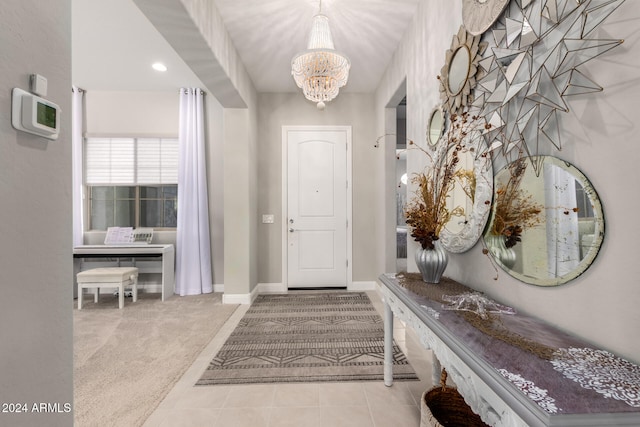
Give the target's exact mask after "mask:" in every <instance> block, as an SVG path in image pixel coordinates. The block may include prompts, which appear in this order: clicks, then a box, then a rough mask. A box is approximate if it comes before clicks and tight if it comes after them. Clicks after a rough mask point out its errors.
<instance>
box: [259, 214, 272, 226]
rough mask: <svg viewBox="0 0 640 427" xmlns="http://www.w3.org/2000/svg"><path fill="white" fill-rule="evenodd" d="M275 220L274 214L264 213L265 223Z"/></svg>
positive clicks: (263, 219) (263, 221)
mask: <svg viewBox="0 0 640 427" xmlns="http://www.w3.org/2000/svg"><path fill="white" fill-rule="evenodd" d="M273 221H274V217H273V214H267V215H262V223H263V224H273Z"/></svg>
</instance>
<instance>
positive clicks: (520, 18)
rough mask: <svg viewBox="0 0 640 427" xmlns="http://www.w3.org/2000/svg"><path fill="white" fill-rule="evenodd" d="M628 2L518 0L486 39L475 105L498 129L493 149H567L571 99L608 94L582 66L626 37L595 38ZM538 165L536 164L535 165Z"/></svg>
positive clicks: (491, 134)
mask: <svg viewBox="0 0 640 427" xmlns="http://www.w3.org/2000/svg"><path fill="white" fill-rule="evenodd" d="M623 2H624V0H513V1H512V2H511V3H510V4H509V6H508V7H507V8H506V9H505V12H504V14H503V15H502V17H501V18H500V19H499V20H498V21H497V22H496V23H495V24H494V26H493V27H492V29H491V30H489V31H488V32H486V33H485V34H484V36H483V41H484V42H487V43H488V44H489V48H488V49H487V50H486V54H485V56H484V57H483V58H482V59H481V60H479V61H478V66H479V68H480V70H479V74H481V75H482V77H481V78H479V80H478V82H477V86H476V89H475V101H474V102H473V104H472V105H473V106H474V107H475V108H478V109H479V111H480V115H481V116H483V117H484V118H485V120H486V122H487V123H489V124H491V126H490V127H489V128H488V129H487V130H486V132H485V135H486V137H487V142H488V145H489V147H490V150H500V152H501V154H502V155H504V156H505V158H507V159H509V158H510V157H513V156H511V155H510V153H511V152H512V150H514V149H516V150H515V151H514V153H515V152H521V153H524V154H526V155H530V156H534V155H538V154H539V147H540V144H545V143H546V144H551V145H552V146H553V147H555V148H556V149H557V150H561V148H562V142H561V140H560V129H559V118H560V117H559V115H558V112H568V111H569V107H568V105H567V103H566V98H567V97H570V96H575V95H583V94H587V93H593V92H599V91H602V87H601V86H600V85H598V84H597V83H595V82H594V81H592V80H591V79H590V78H588V77H587V76H586V75H585V74H584V73H583V72H581V71H580V70H579V67H581V66H583V65H584V64H585V63H586V62H588V61H589V60H591V59H593V58H595V57H597V56H599V55H602V54H603V53H605V52H607V51H609V50H611V49H613V48H615V47H616V46H618V45H620V44H621V43H622V42H623V40H606V39H595V38H589V36H590V35H591V34H592V33H593V30H595V29H596V27H597V26H598V25H599V24H600V23H601V22H602V21H604V20H605V19H606V18H607V17H608V16H609V15H610V14H611V13H612V12H613V11H614V10H615V9H617V8H618V7H619V6H620V5H621V4H622V3H623ZM534 166H535V165H534Z"/></svg>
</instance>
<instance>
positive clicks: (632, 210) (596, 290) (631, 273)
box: [376, 0, 640, 362]
mask: <svg viewBox="0 0 640 427" xmlns="http://www.w3.org/2000/svg"><path fill="white" fill-rule="evenodd" d="M460 24H461V11H460V2H453V3H452V2H450V1H449V0H429V1H422V2H421V3H420V6H419V9H418V11H417V13H416V18H415V21H414V23H413V24H412V25H411V27H410V28H409V29H408V30H407V33H406V34H405V37H404V39H403V42H402V45H401V46H400V48H399V49H398V51H397V52H396V54H395V57H394V59H393V61H392V64H391V65H390V67H389V68H388V70H387V72H386V74H385V76H384V78H383V81H382V83H381V85H380V86H379V88H378V91H377V93H376V116H377V118H378V123H383V121H382V120H383V118H384V107H385V105H386V104H387V102H388V100H389V99H390V97H391V96H392V95H393V94H394V91H395V90H396V88H397V87H398V86H399V85H400V84H401V82H402V80H403V79H404V78H405V76H406V79H407V137H408V138H415V139H420V138H423V135H424V133H425V130H426V122H427V117H428V114H429V112H430V111H431V109H432V108H433V107H434V106H435V105H436V103H437V102H438V81H437V80H436V75H437V74H439V71H440V68H441V67H442V65H443V63H444V54H445V51H446V50H447V49H448V48H449V47H450V43H451V37H452V36H453V34H454V33H455V32H456V31H457V29H458V28H459V25H460ZM638 24H640V6H639V5H638V2H635V1H627V2H624V3H623V4H622V6H621V7H620V8H619V9H618V10H617V11H616V12H615V13H614V14H613V15H612V16H610V17H609V18H608V19H607V20H606V21H605V22H604V24H603V25H601V27H600V28H599V29H598V30H596V32H595V33H594V35H593V36H594V37H595V38H603V39H611V38H621V39H625V42H624V44H623V45H622V46H620V47H618V48H616V49H615V50H613V51H610V52H608V53H606V54H605V55H603V56H602V57H600V58H596V59H594V60H592V61H590V62H589V63H587V64H586V65H585V66H584V67H583V69H584V70H585V71H586V72H587V73H588V75H590V76H592V77H593V78H594V80H596V81H597V82H598V83H599V84H601V85H602V86H603V87H604V92H602V93H596V94H591V95H583V96H579V97H575V99H571V100H569V103H570V105H569V107H570V109H571V112H570V113H568V114H563V115H562V118H561V121H562V122H561V128H562V133H563V135H562V137H563V143H564V147H563V150H562V152H555V153H554V154H555V155H556V156H557V157H560V158H562V159H564V160H566V161H569V162H570V163H572V164H574V165H575V166H577V167H578V168H579V169H581V170H582V172H583V173H584V174H585V175H586V176H587V177H588V178H589V179H590V180H591V182H592V183H593V185H594V186H595V188H596V190H597V191H598V193H599V195H600V198H601V200H602V204H603V207H604V211H605V221H606V230H605V239H604V244H603V246H602V248H601V251H600V254H599V255H598V257H597V258H596V260H595V262H594V264H593V265H592V266H591V268H589V269H588V270H587V271H586V272H585V273H584V274H583V275H582V276H580V277H578V278H577V279H575V280H574V281H572V282H570V283H568V284H565V285H563V286H559V287H553V288H540V287H536V286H532V285H528V284H525V283H521V282H519V281H517V280H515V279H513V278H511V277H510V276H509V275H508V274H506V273H504V272H502V271H500V272H499V274H498V278H497V280H494V278H495V276H496V273H495V271H494V269H493V267H492V265H491V263H490V261H489V259H487V258H486V257H485V256H484V255H483V254H482V252H481V249H482V248H481V245H480V244H478V245H476V246H475V247H474V248H473V249H472V250H470V251H469V252H467V253H465V254H459V255H450V260H449V265H448V267H447V270H446V272H445V274H446V275H448V276H450V277H452V278H454V279H456V280H459V281H460V282H462V283H464V284H467V285H469V286H471V287H473V288H475V289H477V290H480V291H483V292H486V293H487V294H488V295H490V296H491V297H494V298H496V299H498V300H500V301H501V302H503V303H506V304H509V305H512V306H514V307H516V308H517V309H519V310H520V311H522V312H528V313H531V314H533V315H535V316H537V317H540V318H542V319H546V320H547V321H549V322H550V323H552V324H555V325H557V326H559V327H560V328H562V329H565V330H568V331H570V332H572V333H574V334H576V335H578V336H580V337H582V338H584V339H586V340H587V341H590V342H592V343H593V344H594V345H597V346H600V347H602V348H604V349H606V350H609V351H612V352H614V353H616V354H618V355H620V356H622V357H625V358H627V359H629V360H632V361H635V362H640V340H638V339H635V338H634V337H635V336H637V332H636V331H637V330H638V328H640V310H638V301H640V287H639V286H638V277H639V275H640V263H639V262H638V260H637V256H636V253H637V251H636V247H637V244H638V241H640V228H639V227H638V226H637V221H636V217H637V212H638V211H639V210H640V198H638V197H636V194H637V188H636V187H637V185H636V184H637V183H638V182H640V168H639V167H638V165H639V164H640V148H639V147H638V137H637V134H638V132H640V125H638V123H640V110H638V108H637V103H638V99H639V97H640V84H639V79H638V72H637V70H638V69H639V68H640V43H639V42H640V33H639V32H638V31H636V30H635V28H637V27H638ZM382 131H383V129H381V125H379V128H378V132H379V133H380V132H382ZM418 163H419V161H418V160H412V159H411V158H410V159H409V161H408V164H409V168H410V170H414V171H415V170H418ZM378 164H379V165H384V164H385V162H384V159H383V153H382V152H381V153H380V154H379V158H378ZM382 196H383V195H381V199H382V198H383V197H382ZM412 243H413V242H412ZM413 247H414V248H415V245H414V246H413ZM409 257H410V258H411V252H410V253H409Z"/></svg>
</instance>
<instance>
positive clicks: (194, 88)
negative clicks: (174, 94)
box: [178, 87, 207, 95]
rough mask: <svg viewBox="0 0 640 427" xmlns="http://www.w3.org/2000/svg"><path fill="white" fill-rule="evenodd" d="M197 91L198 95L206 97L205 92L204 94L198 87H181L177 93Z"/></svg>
mask: <svg viewBox="0 0 640 427" xmlns="http://www.w3.org/2000/svg"><path fill="white" fill-rule="evenodd" d="M196 89H197V90H199V91H200V93H202V94H203V95H206V94H207V92H205V91H204V90H202V89H200V88H199V87H181V88H180V89H178V92H182V91H183V90H184V91H192V90H196Z"/></svg>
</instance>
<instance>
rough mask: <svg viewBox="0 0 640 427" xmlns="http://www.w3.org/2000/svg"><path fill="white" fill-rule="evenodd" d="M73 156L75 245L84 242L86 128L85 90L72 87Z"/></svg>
mask: <svg viewBox="0 0 640 427" xmlns="http://www.w3.org/2000/svg"><path fill="white" fill-rule="evenodd" d="M71 90H72V94H73V95H72V97H71V152H72V154H71V156H72V160H71V162H72V168H73V171H72V180H73V183H72V185H73V194H72V195H73V246H80V245H82V244H83V243H84V238H83V234H84V220H83V219H84V212H83V203H82V193H83V184H82V130H83V129H84V90H82V89H79V88H77V87H75V86H73V87H72V88H71Z"/></svg>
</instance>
